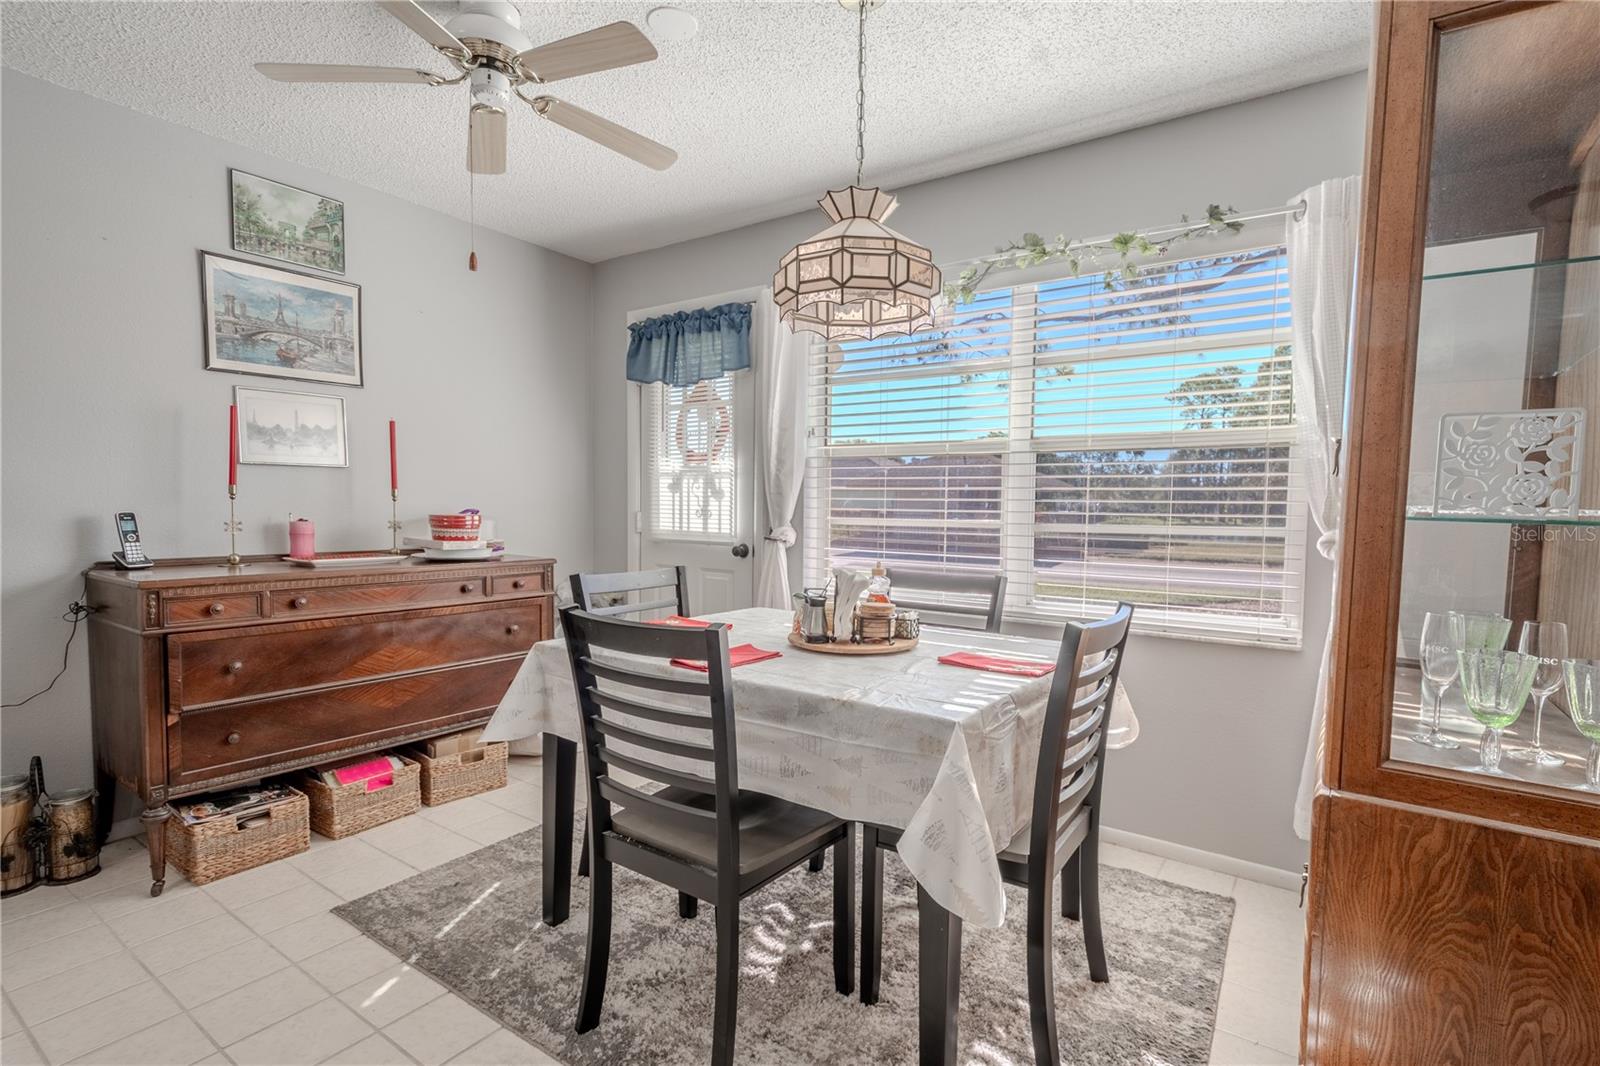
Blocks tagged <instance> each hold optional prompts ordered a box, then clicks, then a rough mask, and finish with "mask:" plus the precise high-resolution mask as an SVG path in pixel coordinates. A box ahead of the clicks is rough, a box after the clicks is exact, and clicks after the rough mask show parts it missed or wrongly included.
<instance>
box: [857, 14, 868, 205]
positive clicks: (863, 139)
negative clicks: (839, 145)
mask: <svg viewBox="0 0 1600 1066" xmlns="http://www.w3.org/2000/svg"><path fill="white" fill-rule="evenodd" d="M867 6H868V5H867V2H866V0H861V2H860V3H858V4H857V5H856V11H857V12H858V13H859V17H858V19H857V26H858V29H857V31H856V185H857V186H858V187H859V186H860V185H861V172H862V170H863V169H864V168H865V167H866V165H867Z"/></svg>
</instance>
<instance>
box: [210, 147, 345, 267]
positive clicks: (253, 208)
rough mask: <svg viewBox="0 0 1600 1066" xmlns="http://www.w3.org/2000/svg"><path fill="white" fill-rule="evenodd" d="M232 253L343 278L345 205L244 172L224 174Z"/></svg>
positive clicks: (326, 197)
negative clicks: (230, 213) (230, 215)
mask: <svg viewBox="0 0 1600 1066" xmlns="http://www.w3.org/2000/svg"><path fill="white" fill-rule="evenodd" d="M228 185H229V190H230V196H231V198H232V203H233V250H234V251H236V252H245V253H247V254H249V255H259V256H264V257H266V258H268V259H281V260H283V261H284V262H285V263H294V264H295V265H296V266H303V267H311V268H312V269H314V270H327V271H330V272H332V273H334V274H343V273H344V203H343V202H342V201H339V200H335V199H333V198H332V197H329V196H318V195H317V194H316V193H314V192H307V191H306V190H304V189H297V188H295V187H294V186H293V185H285V184H284V183H283V182H281V181H273V180H272V179H271V178H262V177H257V176H256V175H254V174H247V173H245V172H244V171H242V170H230V171H228Z"/></svg>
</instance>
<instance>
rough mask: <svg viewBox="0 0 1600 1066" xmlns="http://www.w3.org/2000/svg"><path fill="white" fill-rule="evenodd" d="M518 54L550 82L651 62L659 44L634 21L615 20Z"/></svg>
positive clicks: (530, 69)
mask: <svg viewBox="0 0 1600 1066" xmlns="http://www.w3.org/2000/svg"><path fill="white" fill-rule="evenodd" d="M517 58H518V59H519V60H521V62H522V65H523V66H524V67H526V68H527V69H528V70H529V72H530V73H532V74H533V76H534V78H535V79H536V80H537V81H540V82H550V81H560V80H561V79H562V78H575V77H577V76H578V75H579V74H593V73H595V72H596V71H599V70H614V69H615V68H617V67H631V66H633V65H634V64H635V63H648V62H649V61H650V60H652V59H654V58H656V47H655V45H653V44H651V43H650V38H648V37H646V36H645V35H644V34H642V33H640V32H639V27H637V26H635V25H634V24H633V23H631V22H613V23H612V24H611V25H609V26H601V27H600V28H599V29H595V30H589V31H588V32H587V33H579V34H574V35H573V36H571V37H564V38H562V39H561V40H559V41H551V42H550V43H549V44H541V45H540V46H539V47H537V48H530V49H528V50H527V51H526V52H524V53H522V54H521V55H520V56H518V57H517Z"/></svg>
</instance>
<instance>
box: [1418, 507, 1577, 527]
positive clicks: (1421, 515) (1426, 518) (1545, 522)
mask: <svg viewBox="0 0 1600 1066" xmlns="http://www.w3.org/2000/svg"><path fill="white" fill-rule="evenodd" d="M1406 521H1407V522H1467V523H1477V524H1482V525H1492V526H1600V511H1582V512H1580V513H1579V514H1577V515H1576V516H1574V517H1572V518H1518V517H1515V516H1507V515H1492V514H1434V513H1433V511H1432V510H1430V509H1428V508H1426V507H1408V508H1406Z"/></svg>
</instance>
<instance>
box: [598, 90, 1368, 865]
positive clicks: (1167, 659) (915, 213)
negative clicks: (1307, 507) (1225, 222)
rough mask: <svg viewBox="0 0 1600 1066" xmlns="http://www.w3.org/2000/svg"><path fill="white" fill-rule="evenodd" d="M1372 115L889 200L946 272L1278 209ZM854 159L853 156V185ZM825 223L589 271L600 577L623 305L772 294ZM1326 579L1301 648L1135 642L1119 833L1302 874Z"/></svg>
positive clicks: (756, 229) (1304, 105)
mask: <svg viewBox="0 0 1600 1066" xmlns="http://www.w3.org/2000/svg"><path fill="white" fill-rule="evenodd" d="M1365 103H1366V78H1365V75H1352V76H1349V77H1344V78H1338V79H1335V80H1333V81H1328V82H1322V83H1320V84H1317V85H1311V86H1307V87H1305V88H1301V89H1296V90H1293V91H1291V92H1286V93H1280V94H1277V95H1274V96H1269V97H1263V98H1261V99H1258V100H1251V101H1247V102H1245V103H1241V104H1235V105H1232V106H1230V107H1225V108H1219V109H1217V110H1214V111H1208V112H1204V113H1201V114H1197V115H1192V116H1189V117H1186V118H1182V119H1177V120H1174V121H1172V122H1168V123H1163V124H1161V125H1157V126H1151V127H1146V128H1144V129H1139V130H1134V131H1131V132H1128V133H1123V134H1118V135H1116V136H1113V137H1106V138H1103V139H1101V140H1097V141H1091V142H1087V143H1084V144H1080V145H1074V146H1072V147H1069V148H1064V149H1060V150H1058V151H1054V152H1047V153H1044V154H1041V155H1036V156H1030V157H1028V158H1026V159H1019V160H1015V161H1012V162H1009V163H1002V164H999V165H997V166H992V167H986V168H983V169H980V170H975V171H970V172H967V173H964V174H958V175H955V176H953V177H949V178H942V179H939V180H937V181H930V182H926V183H924V184H921V185H915V186H911V187H909V188H903V189H896V190H894V191H895V192H896V193H897V194H898V195H899V197H900V209H899V210H898V211H897V212H896V214H895V217H894V219H893V222H894V225H895V227H896V228H897V229H899V230H901V231H902V232H904V233H906V234H907V235H909V236H912V237H915V238H916V239H917V240H919V241H921V242H923V243H926V244H929V245H931V246H932V247H933V249H934V252H935V254H936V255H937V256H938V257H939V258H940V260H941V261H946V262H949V261H954V260H959V259H963V258H968V257H972V256H977V255H982V254H984V253H986V252H989V251H991V250H992V249H993V247H994V245H995V244H996V243H998V242H1001V241H1004V240H1006V239H1009V238H1014V237H1017V236H1019V235H1020V234H1022V233H1023V232H1025V231H1028V230H1036V231H1038V232H1041V233H1047V234H1055V233H1058V232H1059V233H1067V234H1070V235H1077V236H1094V235H1097V234H1102V233H1108V232H1114V231H1116V230H1119V229H1124V228H1126V227H1129V226H1139V225H1155V224H1159V223H1162V222H1166V221H1169V220H1175V219H1177V218H1178V216H1180V215H1182V214H1189V215H1191V216H1193V215H1195V214H1197V213H1199V212H1201V211H1203V210H1204V209H1205V206H1206V204H1207V203H1209V202H1211V201H1220V202H1222V203H1224V204H1232V205H1233V206H1235V207H1238V208H1241V209H1251V208H1260V207H1268V206H1272V205H1274V204H1281V203H1283V202H1285V201H1287V200H1288V199H1289V198H1290V197H1292V196H1294V195H1295V194H1296V193H1298V192H1299V191H1300V190H1302V189H1304V188H1306V187H1307V186H1310V185H1312V184H1315V183H1316V182H1318V181H1320V180H1322V179H1324V178H1332V177H1341V176H1344V175H1347V174H1356V173H1359V172H1360V170H1361V162H1362V140H1363V131H1364V123H1365ZM847 156H848V153H847V152H846V151H845V150H844V146H841V158H840V173H839V177H840V183H841V184H842V183H843V182H844V181H845V180H846V179H847V178H848V174H847V172H846V170H847V168H846V165H845V164H846V163H847V162H848V159H847ZM869 163H870V154H869ZM870 176H871V173H870V168H869V172H868V177H869V179H870ZM821 191H822V190H820V189H819V190H818V192H819V193H820V192H821ZM824 224H825V220H824V219H823V216H822V214H821V212H818V211H808V212H805V213H802V214H798V215H792V216H789V217H786V218H781V219H777V220H774V221H771V222H766V223H761V224H759V225H754V226H747V227H744V228H742V229H738V230H733V231H731V232H728V233H722V234H718V235H715V236H712V237H706V238H702V239H700V240H695V241H686V242H684V243H682V244H676V245H671V246H669V247H666V248H660V249H656V250H653V251H649V252H642V253H640V254H637V255H632V256H625V257H622V258H618V259H613V260H609V261H607V262H604V263H600V264H598V265H597V266H596V267H595V272H594V282H595V288H594V303H593V306H594V316H595V317H594V330H593V350H592V352H591V355H590V362H591V364H592V372H593V375H594V387H593V389H592V390H591V396H592V400H593V403H594V405H595V406H594V415H595V418H594V426H595V427H596V432H595V433H594V435H593V436H592V438H591V443H592V447H593V451H594V457H593V462H594V470H595V474H596V484H597V485H600V486H604V488H602V489H601V490H600V491H598V492H597V493H596V494H595V496H594V498H593V499H594V508H595V519H594V533H595V553H596V561H597V563H598V564H599V565H601V566H603V567H618V568H620V567H623V566H625V565H626V563H627V559H628V523H627V515H628V511H629V509H630V501H629V500H628V498H627V491H626V487H625V486H626V473H627V440H626V437H625V435H624V434H623V433H622V432H620V431H619V428H618V423H619V421H621V420H622V419H624V417H625V412H626V410H627V395H628V393H627V389H628V388H629V386H628V385H627V384H626V382H625V381H624V378H623V355H624V352H625V349H626V346H627V333H626V329H625V326H626V318H627V314H628V312H629V311H634V310H638V309H641V308H646V307H652V306H655V305H658V304H665V303H669V302H673V301H678V300H692V299H694V298H696V297H699V296H703V295H708V294H714V293H721V292H727V291H730V290H734V289H740V288H745V287H748V286H750V285H754V284H766V283H768V282H770V280H771V277H772V271H773V269H774V267H775V265H776V263H777V260H778V257H779V256H780V255H781V254H782V253H783V252H784V251H785V250H786V249H788V248H789V247H790V246H792V245H794V244H795V243H796V242H798V241H800V240H802V239H804V238H806V237H808V236H810V235H811V234H812V233H814V232H816V231H817V230H819V229H821V228H822V227H823V225H824ZM800 551H801V549H796V551H795V553H794V555H795V557H796V558H798V557H799V554H800ZM1313 555H1314V553H1313ZM1331 578H1332V572H1331V567H1330V566H1329V565H1328V564H1326V563H1325V562H1324V561H1323V560H1321V559H1320V558H1316V557H1314V558H1313V561H1312V563H1311V564H1310V571H1309V573H1308V575H1307V578H1306V633H1305V648H1304V650H1301V651H1296V652H1290V651H1281V650H1266V649H1255V648H1239V647H1229V646H1224V645H1215V644H1202V643H1194V642H1186V641H1179V640H1170V639H1160V638H1153V637H1142V638H1136V639H1135V641H1134V645H1133V649H1132V651H1131V652H1130V655H1131V658H1130V660H1129V666H1128V674H1127V678H1126V680H1127V684H1128V690H1129V693H1130V695H1131V697H1132V699H1133V701H1134V702H1135V704H1136V705H1137V708H1138V713H1139V717H1140V720H1141V722H1142V724H1143V727H1144V734H1143V737H1142V738H1141V739H1140V741H1139V742H1138V744H1137V745H1135V746H1134V747H1133V748H1130V749H1128V750H1126V751H1124V752H1121V753H1119V754H1118V755H1117V756H1116V758H1114V759H1113V760H1112V763H1111V766H1110V769H1109V777H1108V780H1107V785H1106V788H1107V792H1108V798H1107V810H1106V819H1107V822H1108V824H1111V825H1114V826H1116V827H1117V828H1120V829H1125V830H1129V831H1131V832H1135V833H1142V834H1145V835H1148V836H1153V837H1159V838H1162V839H1165V840H1170V841H1174V842H1177V843H1180V844H1184V845H1188V846H1191V847H1196V848H1201V849H1204V850H1207V851H1214V852H1218V853H1221V854H1225V855H1231V856H1234V857H1237V858H1241V859H1245V860H1248V861H1252V862H1259V863H1265V864H1267V865H1270V866H1275V867H1279V868H1281V869H1291V870H1297V869H1298V868H1299V865H1300V862H1301V861H1302V859H1303V856H1304V854H1305V848H1304V846H1303V845H1302V844H1301V843H1300V842H1299V841H1298V840H1297V839H1296V838H1295V836H1294V833H1293V831H1292V829H1291V826H1290V822H1291V818H1292V811H1293V805H1294V794H1295V784H1296V780H1297V778H1298V775H1299V768H1300V758H1301V754H1302V752H1303V750H1304V745H1305V737H1306V728H1307V723H1308V721H1309V715H1310V701H1311V698H1312V694H1313V691H1314V688H1315V684H1316V674H1317V667H1318V664H1319V662H1320V656H1321V646H1322V641H1323V639H1324V635H1325V632H1326V627H1327V616H1328V611H1329V603H1330V600H1331V592H1330V589H1329V583H1330V581H1331Z"/></svg>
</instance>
